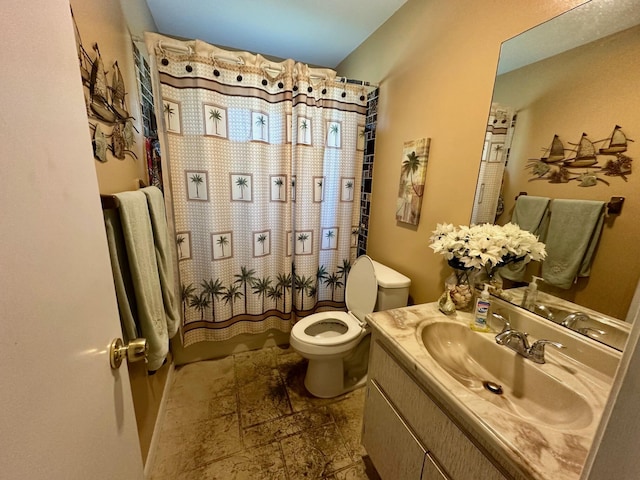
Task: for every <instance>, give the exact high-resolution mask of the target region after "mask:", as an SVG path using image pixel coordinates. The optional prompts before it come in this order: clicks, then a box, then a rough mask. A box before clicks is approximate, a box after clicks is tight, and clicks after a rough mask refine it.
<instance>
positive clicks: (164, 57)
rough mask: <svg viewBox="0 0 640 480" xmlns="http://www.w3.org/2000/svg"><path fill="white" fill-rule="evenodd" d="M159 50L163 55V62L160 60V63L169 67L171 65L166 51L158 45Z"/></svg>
mask: <svg viewBox="0 0 640 480" xmlns="http://www.w3.org/2000/svg"><path fill="white" fill-rule="evenodd" d="M157 48H158V50H160V54H161V55H162V60H160V63H161V64H162V65H164V66H165V67H166V66H167V65H169V60H168V59H167V55H166V54H165V53H164V49H163V48H162V47H161V46H160V45H158V47H157Z"/></svg>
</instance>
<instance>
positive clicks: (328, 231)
mask: <svg viewBox="0 0 640 480" xmlns="http://www.w3.org/2000/svg"><path fill="white" fill-rule="evenodd" d="M338 232H339V228H338V227H330V228H323V229H322V237H321V239H320V245H321V246H320V249H321V250H337V249H338Z"/></svg>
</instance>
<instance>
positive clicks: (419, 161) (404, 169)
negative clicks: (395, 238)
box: [396, 138, 431, 225]
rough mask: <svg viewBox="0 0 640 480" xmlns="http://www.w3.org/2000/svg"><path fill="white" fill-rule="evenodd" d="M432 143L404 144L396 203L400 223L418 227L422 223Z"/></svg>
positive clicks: (416, 141)
mask: <svg viewBox="0 0 640 480" xmlns="http://www.w3.org/2000/svg"><path fill="white" fill-rule="evenodd" d="M430 143H431V139H430V138H421V139H418V140H412V141H409V142H405V143H404V148H403V150H402V163H401V166H400V186H399V189H398V200H397V202H396V220H398V221H399V222H404V223H409V224H411V225H417V224H418V222H419V221H420V210H421V209H422V196H423V195H424V185H425V182H426V178H427V163H428V160H429V145H430Z"/></svg>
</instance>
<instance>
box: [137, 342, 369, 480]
mask: <svg viewBox="0 0 640 480" xmlns="http://www.w3.org/2000/svg"><path fill="white" fill-rule="evenodd" d="M306 366H307V364H306V360H304V359H303V358H302V357H300V356H299V355H298V354H297V353H295V352H294V351H293V350H291V349H287V348H283V347H271V348H265V349H263V350H256V351H252V352H245V353H240V354H235V355H232V356H229V357H226V358H223V359H219V360H209V361H202V362H198V363H192V364H188V365H185V366H182V367H178V368H176V370H175V372H174V376H173V381H172V384H171V386H169V387H168V388H169V393H168V395H169V396H168V397H167V405H166V413H165V418H164V422H163V425H162V427H161V430H160V437H159V442H158V446H157V450H156V456H155V461H154V462H153V468H152V471H151V472H150V477H149V479H150V480H205V479H206V480H214V479H216V480H217V479H219V480H235V479H247V480H263V479H264V480H266V479H277V480H297V479H327V480H347V479H348V480H370V479H378V477H377V475H376V474H375V471H374V470H372V469H371V467H370V463H369V462H368V458H367V457H366V452H365V451H364V448H363V447H362V446H361V445H360V431H361V427H362V410H363V406H364V395H365V389H364V388H360V389H358V390H355V391H353V392H351V393H348V394H345V395H342V396H340V397H337V398H333V399H318V398H314V397H312V396H311V395H310V394H309V393H308V392H307V391H306V389H305V387H304V383H303V382H304V374H305V371H306ZM363 457H364V459H363ZM367 474H368V475H369V476H368V475H367Z"/></svg>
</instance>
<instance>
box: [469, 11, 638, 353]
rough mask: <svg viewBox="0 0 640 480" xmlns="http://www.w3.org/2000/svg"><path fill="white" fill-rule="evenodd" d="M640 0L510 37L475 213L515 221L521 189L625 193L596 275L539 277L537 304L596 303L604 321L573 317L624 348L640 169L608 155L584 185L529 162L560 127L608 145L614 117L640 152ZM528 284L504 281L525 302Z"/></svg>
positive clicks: (564, 308)
mask: <svg viewBox="0 0 640 480" xmlns="http://www.w3.org/2000/svg"><path fill="white" fill-rule="evenodd" d="M634 3H635V2H634V1H633V0H592V1H591V2H588V3H586V4H584V5H581V6H579V7H577V8H575V9H573V10H571V11H569V12H567V13H565V14H563V15H560V16H558V17H556V18H554V19H552V20H550V21H548V22H546V23H544V24H542V25H540V26H538V27H535V28H533V29H531V30H528V31H527V32H525V33H523V34H521V35H518V36H517V37H514V38H512V39H510V40H508V41H506V42H505V43H504V44H503V46H502V48H501V52H500V61H499V65H498V75H497V77H496V81H495V87H494V92H493V100H492V112H491V115H490V117H489V122H488V135H487V141H486V142H485V150H484V152H483V156H482V162H481V167H480V174H479V179H478V185H477V189H476V198H475V201H474V202H475V204H474V213H473V218H472V223H482V222H486V221H491V222H493V221H495V222H496V223H500V224H504V223H507V222H509V221H510V219H511V215H512V213H513V209H514V206H515V202H516V197H518V195H520V194H521V192H527V194H528V195H531V196H539V197H547V198H551V199H583V200H599V201H603V202H605V203H607V202H609V200H610V199H611V198H612V197H624V198H625V201H624V207H623V208H622V211H621V212H620V214H617V215H614V214H608V215H607V216H606V217H605V221H604V225H603V228H602V233H601V236H600V239H599V241H598V245H597V249H596V253H595V255H594V256H593V260H592V263H591V272H590V274H589V276H588V277H584V278H578V279H577V281H576V282H575V283H574V284H572V285H571V287H570V288H568V289H563V288H557V287H552V286H550V285H548V284H545V283H544V282H543V283H540V282H539V285H538V291H539V292H540V294H539V295H538V303H540V304H542V308H539V309H535V308H532V310H536V313H538V314H540V315H541V316H543V317H545V318H549V319H551V320H553V321H556V322H558V323H562V322H564V319H565V317H566V316H567V315H568V314H570V313H574V312H583V313H586V312H588V315H589V317H590V318H593V319H597V321H598V323H597V324H593V322H591V323H589V322H587V321H586V320H584V319H582V317H581V318H578V319H577V320H576V319H573V320H569V321H567V322H565V323H566V324H567V325H570V326H571V327H572V328H573V329H574V330H576V331H580V332H581V333H584V334H585V335H587V336H589V337H592V338H594V339H597V340H599V341H602V342H603V343H609V344H611V346H614V347H615V348H618V349H622V348H623V345H624V339H625V338H626V337H625V336H624V335H623V337H622V340H620V339H619V338H617V335H618V332H628V330H629V324H628V323H625V320H626V317H627V311H628V310H629V306H630V304H631V302H632V300H633V298H634V293H635V290H636V285H638V280H639V278H640V255H638V253H637V252H636V251H635V248H636V245H637V244H638V241H637V239H638V238H640V225H637V221H635V219H637V218H638V215H640V189H639V188H638V183H640V172H635V171H632V172H631V174H629V175H626V176H625V178H623V177H621V176H606V175H604V173H603V172H604V170H602V169H601V166H602V165H604V164H605V162H606V157H603V158H602V159H601V160H599V164H596V165H595V166H592V167H591V168H590V169H584V170H582V171H579V170H578V169H576V173H577V174H579V173H584V172H590V173H594V174H595V176H596V178H598V179H600V180H598V181H596V184H595V185H593V186H589V187H585V186H581V185H580V183H581V182H580V181H569V182H568V183H550V182H549V181H547V180H542V179H534V178H535V177H534V176H532V174H531V169H528V168H526V167H527V162H528V161H529V160H530V159H536V158H537V159H540V158H541V157H542V156H543V155H544V151H545V150H547V149H548V148H549V146H550V144H551V142H552V140H553V138H554V136H555V135H558V136H559V137H560V138H561V139H562V140H563V141H564V144H565V149H572V148H573V149H575V148H576V147H575V144H577V143H578V142H579V140H580V138H581V135H582V134H583V132H586V133H587V134H588V136H589V138H590V139H592V140H593V141H594V142H595V143H596V147H598V148H602V147H606V146H607V139H608V138H609V137H610V136H611V134H612V132H613V130H614V127H615V126H616V125H619V126H620V128H621V129H622V130H623V131H624V132H625V134H626V135H627V137H628V138H629V139H635V140H636V141H635V142H631V141H629V142H628V149H627V151H626V152H625V155H627V156H628V157H630V158H631V159H632V160H636V161H637V162H640V127H639V125H640V97H639V96H638V94H637V78H639V77H640V63H639V62H638V61H637V58H636V57H637V52H638V51H640V26H639V24H640V9H638V8H637V5H634ZM514 117H515V122H513V124H512V120H513V119H514ZM503 127H504V131H501V128H503ZM489 133H492V134H493V135H489ZM500 142H502V143H500ZM569 154H570V152H568V153H567V155H569ZM574 156H575V154H574ZM598 158H600V157H598ZM577 174H576V176H578V175H577ZM499 204H500V205H502V208H498V205H499ZM531 275H538V276H540V273H539V266H538V270H536V269H535V266H533V267H531V268H530V269H528V271H527V274H526V276H525V277H524V279H525V280H530V279H531ZM525 285H526V284H525V283H516V284H509V283H508V282H505V288H508V287H513V288H511V291H510V293H511V294H512V297H513V298H512V300H511V301H512V302H513V303H515V304H517V305H521V304H522V301H523V293H524V289H525ZM552 310H555V311H552ZM605 324H606V326H607V329H606V330H607V331H606V332H605V328H604V325H605ZM609 327H611V328H615V331H609V330H608V328H609ZM600 332H604V333H602V334H601V333H600ZM613 337H616V340H615V341H614V340H613Z"/></svg>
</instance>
